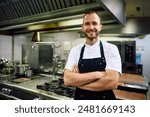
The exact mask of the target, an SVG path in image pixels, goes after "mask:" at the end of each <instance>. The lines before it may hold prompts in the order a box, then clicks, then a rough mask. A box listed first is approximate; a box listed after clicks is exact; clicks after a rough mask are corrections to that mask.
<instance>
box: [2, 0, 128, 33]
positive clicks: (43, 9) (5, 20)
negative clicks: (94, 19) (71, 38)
mask: <svg viewBox="0 0 150 117" xmlns="http://www.w3.org/2000/svg"><path fill="white" fill-rule="evenodd" d="M89 10H96V11H98V12H99V13H100V15H101V17H102V24H112V23H117V24H121V25H125V19H126V18H125V2H124V0H2V1H0V33H5V34H17V33H25V32H33V31H42V30H52V31H53V30H60V29H69V28H79V27H81V25H80V24H81V23H82V22H80V23H76V24H74V22H72V21H73V20H78V22H79V19H80V18H82V15H83V13H84V12H86V11H89ZM66 21H68V22H70V24H68V23H66ZM66 24H67V25H66ZM32 26H33V27H34V28H31V27H32ZM35 27H36V28H35Z"/></svg>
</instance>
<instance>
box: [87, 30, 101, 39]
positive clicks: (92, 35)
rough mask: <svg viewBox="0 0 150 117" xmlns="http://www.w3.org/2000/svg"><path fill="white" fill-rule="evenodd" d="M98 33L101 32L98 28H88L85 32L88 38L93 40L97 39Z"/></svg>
mask: <svg viewBox="0 0 150 117" xmlns="http://www.w3.org/2000/svg"><path fill="white" fill-rule="evenodd" d="M98 35H99V32H98V31H97V30H96V29H93V30H89V29H87V30H86V32H85V37H87V39H89V40H91V41H92V40H94V39H97V37H98Z"/></svg>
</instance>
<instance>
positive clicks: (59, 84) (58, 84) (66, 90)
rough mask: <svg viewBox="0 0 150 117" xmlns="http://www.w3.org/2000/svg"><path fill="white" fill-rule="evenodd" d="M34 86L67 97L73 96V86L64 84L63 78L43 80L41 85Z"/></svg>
mask: <svg viewBox="0 0 150 117" xmlns="http://www.w3.org/2000/svg"><path fill="white" fill-rule="evenodd" d="M36 88H37V89H41V90H44V91H48V92H53V93H56V94H58V95H61V96H66V97H69V98H73V97H74V93H75V88H74V87H67V86H65V85H64V82H63V79H58V80H52V82H45V83H44V84H43V85H37V86H36Z"/></svg>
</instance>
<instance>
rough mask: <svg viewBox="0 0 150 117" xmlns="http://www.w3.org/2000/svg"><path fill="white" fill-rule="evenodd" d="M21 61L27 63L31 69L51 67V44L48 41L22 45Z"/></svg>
mask: <svg viewBox="0 0 150 117" xmlns="http://www.w3.org/2000/svg"><path fill="white" fill-rule="evenodd" d="M22 63H23V64H29V65H30V66H31V68H32V69H33V70H37V69H38V70H41V69H42V70H44V69H47V68H49V67H52V63H53V45H52V44H49V43H35V44H28V45H22Z"/></svg>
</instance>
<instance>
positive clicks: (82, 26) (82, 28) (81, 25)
mask: <svg viewBox="0 0 150 117" xmlns="http://www.w3.org/2000/svg"><path fill="white" fill-rule="evenodd" d="M81 27H82V32H84V30H83V24H81Z"/></svg>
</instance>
